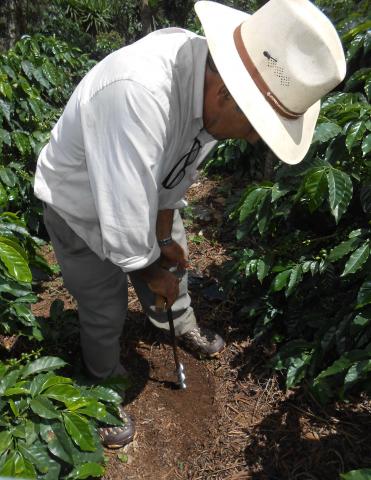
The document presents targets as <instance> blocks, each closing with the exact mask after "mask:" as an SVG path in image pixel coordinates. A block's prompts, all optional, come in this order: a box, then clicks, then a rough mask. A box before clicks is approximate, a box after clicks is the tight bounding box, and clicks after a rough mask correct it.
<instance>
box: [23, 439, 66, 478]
mask: <svg viewBox="0 0 371 480" xmlns="http://www.w3.org/2000/svg"><path fill="white" fill-rule="evenodd" d="M18 449H19V451H20V452H21V454H22V455H23V456H24V457H25V458H27V460H28V461H30V462H31V463H32V464H33V465H35V467H36V468H37V469H38V470H39V472H41V473H47V472H48V471H50V470H53V467H54V468H55V465H58V464H57V463H56V462H55V461H54V460H53V459H52V458H50V456H49V454H48V450H47V448H46V446H45V445H43V444H42V443H41V442H40V440H38V439H37V440H36V441H34V442H33V443H32V445H28V444H26V443H25V442H22V441H21V440H20V441H18ZM43 478H44V477H43ZM54 478H55V479H56V478H58V476H55V477H54Z"/></svg>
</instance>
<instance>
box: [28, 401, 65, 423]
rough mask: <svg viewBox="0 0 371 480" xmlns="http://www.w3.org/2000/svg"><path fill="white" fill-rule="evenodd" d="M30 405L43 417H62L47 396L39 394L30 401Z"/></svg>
mask: <svg viewBox="0 0 371 480" xmlns="http://www.w3.org/2000/svg"><path fill="white" fill-rule="evenodd" d="M30 407H31V408H32V411H33V412H34V413H36V415H39V417H41V418H47V419H51V418H59V417H60V412H59V411H58V410H57V409H56V408H55V406H54V405H53V403H52V402H51V401H50V400H49V399H47V398H45V397H42V396H39V397H36V398H33V399H32V400H31V401H30Z"/></svg>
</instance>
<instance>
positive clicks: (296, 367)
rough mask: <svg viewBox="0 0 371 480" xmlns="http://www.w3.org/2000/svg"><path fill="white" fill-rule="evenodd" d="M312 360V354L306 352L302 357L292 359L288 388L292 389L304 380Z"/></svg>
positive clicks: (287, 381)
mask: <svg viewBox="0 0 371 480" xmlns="http://www.w3.org/2000/svg"><path fill="white" fill-rule="evenodd" d="M311 358H312V354H311V353H306V352H303V353H302V354H301V356H300V357H296V358H291V360H290V366H289V368H288V370H287V374H286V388H288V389H289V388H292V387H294V386H295V385H298V383H300V381H301V380H303V378H304V376H305V372H306V369H307V365H308V363H309V361H310V359H311Z"/></svg>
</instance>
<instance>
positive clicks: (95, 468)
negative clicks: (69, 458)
mask: <svg viewBox="0 0 371 480" xmlns="http://www.w3.org/2000/svg"><path fill="white" fill-rule="evenodd" d="M102 475H104V467H102V465H99V463H93V462H90V463H85V464H84V465H80V466H78V467H76V468H74V469H73V470H72V472H71V473H70V474H69V475H68V476H67V477H66V479H67V480H78V479H83V478H89V477H101V476H102Z"/></svg>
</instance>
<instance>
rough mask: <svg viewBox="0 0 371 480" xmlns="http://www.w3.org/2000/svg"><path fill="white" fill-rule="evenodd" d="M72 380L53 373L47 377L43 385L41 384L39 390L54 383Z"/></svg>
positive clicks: (58, 383)
mask: <svg viewBox="0 0 371 480" xmlns="http://www.w3.org/2000/svg"><path fill="white" fill-rule="evenodd" d="M71 383H72V380H71V379H70V378H67V377H61V376H59V375H53V376H52V377H49V378H48V379H47V380H46V381H45V382H44V383H43V385H41V388H40V392H43V391H44V390H46V389H48V388H49V387H52V386H54V385H61V384H64V385H66V384H71Z"/></svg>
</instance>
